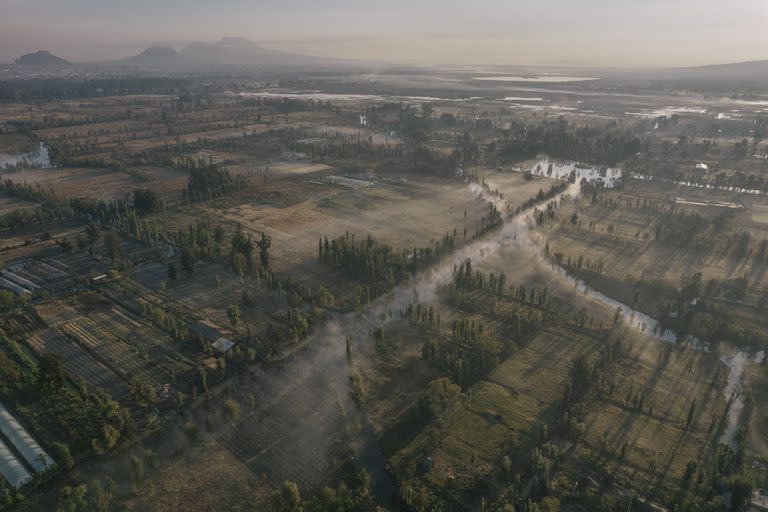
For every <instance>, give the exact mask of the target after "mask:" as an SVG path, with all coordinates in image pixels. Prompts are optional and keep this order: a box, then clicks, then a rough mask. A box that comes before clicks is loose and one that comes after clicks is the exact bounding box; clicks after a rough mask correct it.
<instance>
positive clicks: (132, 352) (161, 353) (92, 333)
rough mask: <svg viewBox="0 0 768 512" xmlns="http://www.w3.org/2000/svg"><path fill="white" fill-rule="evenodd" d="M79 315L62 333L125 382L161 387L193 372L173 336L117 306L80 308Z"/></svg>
mask: <svg viewBox="0 0 768 512" xmlns="http://www.w3.org/2000/svg"><path fill="white" fill-rule="evenodd" d="M78 311H79V312H80V315H79V316H77V317H75V318H73V319H70V320H66V321H64V322H63V323H61V324H60V325H59V330H60V331H61V332H62V333H64V334H65V335H66V336H67V337H68V338H69V339H70V340H72V341H74V342H75V343H77V344H78V345H79V346H80V347H81V348H82V349H83V350H85V351H86V352H88V353H89V354H90V355H91V356H92V357H94V358H95V359H96V360H97V361H98V362H99V363H100V364H101V365H103V366H106V367H107V368H109V369H110V370H111V371H112V372H114V373H115V374H117V375H119V376H120V377H121V378H123V379H124V380H126V381H127V380H129V379H131V378H133V377H138V378H140V379H141V380H143V381H144V382H148V383H152V384H153V385H160V384H163V383H167V382H173V381H174V380H175V379H176V377H177V376H181V375H183V374H185V373H186V372H188V371H189V370H191V369H192V366H193V365H192V362H191V361H190V360H189V359H187V358H186V357H185V356H183V355H182V354H180V353H179V352H178V351H177V350H176V349H175V347H174V346H173V341H172V340H171V338H170V336H168V335H167V334H165V333H164V332H162V331H160V330H159V329H157V328H155V327H153V326H151V325H147V324H146V323H144V322H142V321H139V320H137V319H135V318H134V317H132V315H131V314H130V313H128V312H127V311H126V310H124V309H122V308H120V307H118V306H116V305H107V304H105V305H100V306H97V307H83V306H80V307H78Z"/></svg>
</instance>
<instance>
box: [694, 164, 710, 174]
mask: <svg viewBox="0 0 768 512" xmlns="http://www.w3.org/2000/svg"><path fill="white" fill-rule="evenodd" d="M693 170H694V171H698V172H708V171H709V166H708V165H707V164H705V163H704V162H699V163H697V164H696V165H694V166H693Z"/></svg>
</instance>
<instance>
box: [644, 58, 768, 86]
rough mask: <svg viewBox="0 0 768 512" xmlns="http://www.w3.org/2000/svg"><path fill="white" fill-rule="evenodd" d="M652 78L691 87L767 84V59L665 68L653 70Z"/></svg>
mask: <svg viewBox="0 0 768 512" xmlns="http://www.w3.org/2000/svg"><path fill="white" fill-rule="evenodd" d="M641 74H642V73H641ZM653 79H655V80H665V81H669V82H672V83H674V84H678V85H684V86H693V87H696V86H707V85H710V86H716V87H726V88H727V87H735V86H742V85H743V86H768V60H755V61H750V62H734V63H730V64H712V65H708V66H698V67H690V68H677V69H665V70H661V71H658V72H654V73H653Z"/></svg>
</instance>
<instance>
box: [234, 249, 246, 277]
mask: <svg viewBox="0 0 768 512" xmlns="http://www.w3.org/2000/svg"><path fill="white" fill-rule="evenodd" d="M232 266H233V267H234V269H235V272H237V273H238V275H240V278H241V279H242V278H243V274H245V270H246V266H247V262H246V261H245V256H244V255H243V253H241V252H234V253H232Z"/></svg>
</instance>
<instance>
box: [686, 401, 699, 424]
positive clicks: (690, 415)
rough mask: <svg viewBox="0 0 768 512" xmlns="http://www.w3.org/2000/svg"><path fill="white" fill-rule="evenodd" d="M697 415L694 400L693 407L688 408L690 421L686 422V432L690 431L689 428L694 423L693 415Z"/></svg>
mask: <svg viewBox="0 0 768 512" xmlns="http://www.w3.org/2000/svg"><path fill="white" fill-rule="evenodd" d="M694 414H696V399H695V398H694V399H693V401H692V402H691V406H690V407H689V408H688V419H686V420H685V430H688V427H690V426H691V422H692V421H693V415H694Z"/></svg>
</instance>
